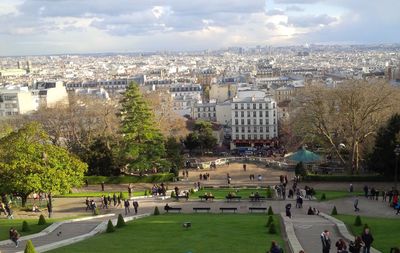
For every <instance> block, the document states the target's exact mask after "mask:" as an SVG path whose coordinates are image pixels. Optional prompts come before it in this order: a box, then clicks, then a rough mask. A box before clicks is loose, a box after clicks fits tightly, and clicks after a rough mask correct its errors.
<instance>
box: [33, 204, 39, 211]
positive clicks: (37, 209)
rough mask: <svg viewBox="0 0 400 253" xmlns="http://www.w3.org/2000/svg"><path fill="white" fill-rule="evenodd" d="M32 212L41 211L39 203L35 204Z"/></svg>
mask: <svg viewBox="0 0 400 253" xmlns="http://www.w3.org/2000/svg"><path fill="white" fill-rule="evenodd" d="M32 212H35V213H37V212H40V210H39V207H38V206H37V205H33V206H32Z"/></svg>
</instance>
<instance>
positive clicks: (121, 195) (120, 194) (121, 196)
mask: <svg viewBox="0 0 400 253" xmlns="http://www.w3.org/2000/svg"><path fill="white" fill-rule="evenodd" d="M119 198H120V199H121V200H123V199H125V196H124V193H123V192H119Z"/></svg>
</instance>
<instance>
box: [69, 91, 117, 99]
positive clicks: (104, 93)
mask: <svg viewBox="0 0 400 253" xmlns="http://www.w3.org/2000/svg"><path fill="white" fill-rule="evenodd" d="M74 92H75V94H77V95H83V96H91V97H95V98H99V99H104V100H110V96H109V95H108V92H107V91H106V90H105V89H103V88H78V89H75V90H74Z"/></svg>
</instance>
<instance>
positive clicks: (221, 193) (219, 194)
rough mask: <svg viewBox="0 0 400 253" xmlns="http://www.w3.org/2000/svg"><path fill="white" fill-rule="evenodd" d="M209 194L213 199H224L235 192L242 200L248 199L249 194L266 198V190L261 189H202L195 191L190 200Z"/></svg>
mask: <svg viewBox="0 0 400 253" xmlns="http://www.w3.org/2000/svg"><path fill="white" fill-rule="evenodd" d="M208 192H211V193H212V195H213V196H214V197H215V199H225V197H226V196H227V195H228V193H230V192H235V193H236V196H241V197H242V198H246V199H247V198H249V196H250V194H251V193H252V192H253V193H256V192H258V193H259V194H260V195H261V196H264V197H266V196H267V190H266V189H265V188H262V189H235V188H221V189H204V190H200V191H197V192H195V193H193V194H191V195H190V198H193V199H199V196H201V195H204V194H206V193H208Z"/></svg>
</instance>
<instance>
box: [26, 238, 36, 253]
mask: <svg viewBox="0 0 400 253" xmlns="http://www.w3.org/2000/svg"><path fill="white" fill-rule="evenodd" d="M24 253H36V250H35V247H34V246H33V243H32V241H31V240H28V242H27V243H26V246H25V250H24Z"/></svg>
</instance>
